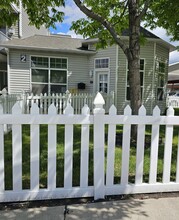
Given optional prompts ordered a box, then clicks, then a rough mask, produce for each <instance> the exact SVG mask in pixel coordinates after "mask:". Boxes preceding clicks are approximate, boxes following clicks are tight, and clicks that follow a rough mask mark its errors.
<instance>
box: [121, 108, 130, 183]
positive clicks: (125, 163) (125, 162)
mask: <svg viewBox="0 0 179 220" xmlns="http://www.w3.org/2000/svg"><path fill="white" fill-rule="evenodd" d="M131 113H132V110H131V108H130V106H129V105H128V106H126V108H125V109H124V115H125V116H131ZM130 136H131V125H129V124H124V126H123V137H122V169H121V184H122V185H125V184H128V178H129V177H128V176H129V153H130Z"/></svg>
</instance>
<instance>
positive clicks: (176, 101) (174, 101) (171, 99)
mask: <svg viewBox="0 0 179 220" xmlns="http://www.w3.org/2000/svg"><path fill="white" fill-rule="evenodd" d="M170 106H172V107H173V108H179V97H178V96H168V97H167V107H170Z"/></svg>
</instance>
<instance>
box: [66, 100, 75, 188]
mask: <svg viewBox="0 0 179 220" xmlns="http://www.w3.org/2000/svg"><path fill="white" fill-rule="evenodd" d="M73 112H74V111H73V108H72V107H71V104H70V103H67V106H66V108H65V110H64V114H65V115H73ZM64 155H65V163H64V188H66V189H68V188H72V171H73V125H72V124H70V125H69V124H66V125H65V153H64Z"/></svg>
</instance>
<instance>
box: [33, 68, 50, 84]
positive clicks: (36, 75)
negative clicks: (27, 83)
mask: <svg viewBox="0 0 179 220" xmlns="http://www.w3.org/2000/svg"><path fill="white" fill-rule="evenodd" d="M32 82H41V83H43V82H45V83H48V70H40V69H32Z"/></svg>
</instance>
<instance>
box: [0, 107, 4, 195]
mask: <svg viewBox="0 0 179 220" xmlns="http://www.w3.org/2000/svg"><path fill="white" fill-rule="evenodd" d="M0 115H3V107H2V105H1V104H0ZM2 191H4V125H3V124H0V192H2Z"/></svg>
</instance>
